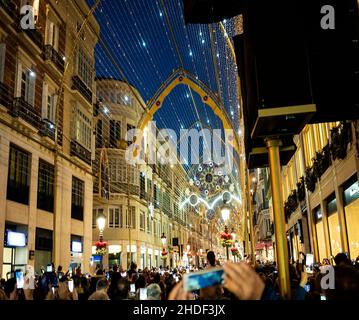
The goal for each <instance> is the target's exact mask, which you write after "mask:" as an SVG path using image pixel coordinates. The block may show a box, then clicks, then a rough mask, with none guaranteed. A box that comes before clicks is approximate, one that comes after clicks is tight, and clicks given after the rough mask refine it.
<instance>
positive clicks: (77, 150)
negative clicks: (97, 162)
mask: <svg viewBox="0 0 359 320" xmlns="http://www.w3.org/2000/svg"><path fill="white" fill-rule="evenodd" d="M70 154H71V155H72V156H75V157H78V158H79V159H81V160H82V161H84V162H86V163H87V164H89V165H91V151H89V150H87V149H86V148H84V147H83V146H81V145H80V144H79V143H77V142H76V141H74V140H72V141H71V148H70Z"/></svg>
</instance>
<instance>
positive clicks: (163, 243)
mask: <svg viewBox="0 0 359 320" xmlns="http://www.w3.org/2000/svg"><path fill="white" fill-rule="evenodd" d="M161 242H162V245H163V246H165V245H166V242H167V238H166V236H165V234H164V233H162V237H161Z"/></svg>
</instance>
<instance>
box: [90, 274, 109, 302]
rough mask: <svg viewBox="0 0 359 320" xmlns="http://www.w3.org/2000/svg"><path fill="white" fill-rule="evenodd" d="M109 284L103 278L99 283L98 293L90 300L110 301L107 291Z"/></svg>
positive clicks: (97, 286)
mask: <svg viewBox="0 0 359 320" xmlns="http://www.w3.org/2000/svg"><path fill="white" fill-rule="evenodd" d="M108 287H109V283H108V281H107V279H106V278H102V279H100V280H98V281H97V284H96V291H95V292H94V293H93V294H91V295H90V297H89V298H88V300H110V298H109V296H108V294H107V290H108Z"/></svg>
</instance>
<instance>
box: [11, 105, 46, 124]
mask: <svg viewBox="0 0 359 320" xmlns="http://www.w3.org/2000/svg"><path fill="white" fill-rule="evenodd" d="M10 114H11V115H12V116H14V117H21V118H22V119H24V120H25V121H26V122H28V123H29V124H31V125H32V126H33V127H34V128H36V129H37V130H40V129H41V123H42V119H41V116H40V115H39V114H38V113H37V112H36V110H35V109H34V107H33V106H32V105H31V104H29V103H28V102H26V101H25V100H24V99H23V98H14V101H13V106H12V109H11V110H10Z"/></svg>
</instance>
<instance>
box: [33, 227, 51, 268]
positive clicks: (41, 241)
mask: <svg viewBox="0 0 359 320" xmlns="http://www.w3.org/2000/svg"><path fill="white" fill-rule="evenodd" d="M51 262H52V231H51V230H47V229H41V228H36V241H35V272H36V273H37V274H40V272H41V268H43V269H45V268H46V266H47V265H48V264H49V263H51Z"/></svg>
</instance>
